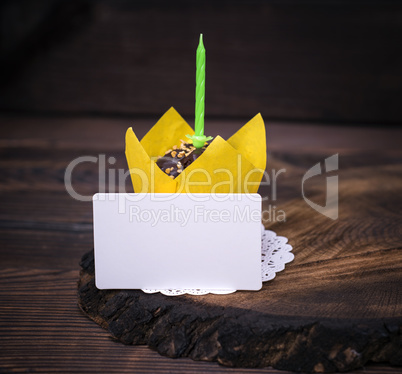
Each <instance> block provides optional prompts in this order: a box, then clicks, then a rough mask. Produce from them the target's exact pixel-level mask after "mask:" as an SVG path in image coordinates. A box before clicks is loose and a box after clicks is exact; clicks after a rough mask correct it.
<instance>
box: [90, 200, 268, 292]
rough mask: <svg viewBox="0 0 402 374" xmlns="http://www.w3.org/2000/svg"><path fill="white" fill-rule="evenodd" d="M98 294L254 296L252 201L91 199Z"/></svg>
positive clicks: (255, 217)
mask: <svg viewBox="0 0 402 374" xmlns="http://www.w3.org/2000/svg"><path fill="white" fill-rule="evenodd" d="M93 209H94V242H95V281H96V286H97V287H98V288H99V289H184V288H185V289H198V288H200V289H235V290H259V289H260V288H261V286H262V282H261V196H260V195H258V194H229V195H227V194H225V195H219V194H218V195H213V194H174V195H172V194H113V193H110V194H105V193H99V194H96V195H94V197H93Z"/></svg>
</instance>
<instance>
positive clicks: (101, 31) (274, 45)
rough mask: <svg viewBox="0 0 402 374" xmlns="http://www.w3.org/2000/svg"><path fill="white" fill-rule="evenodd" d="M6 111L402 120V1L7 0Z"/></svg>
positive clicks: (0, 106) (0, 104) (2, 97)
mask: <svg viewBox="0 0 402 374" xmlns="http://www.w3.org/2000/svg"><path fill="white" fill-rule="evenodd" d="M1 10H2V12H1V13H2V15H1V24H2V26H1V30H2V45H1V53H2V55H1V59H0V63H1V74H2V79H1V91H0V110H3V111H16V112H30V113H32V112H40V113H56V114H65V113H69V114H100V115H116V114H119V115H129V116H131V115H155V114H156V115H159V114H162V113H163V112H164V111H165V110H166V109H168V108H169V107H170V106H172V105H173V106H175V107H176V108H177V109H178V110H179V112H180V113H182V114H183V115H184V116H185V117H186V118H191V117H192V115H193V111H194V108H193V107H194V105H193V103H194V80H195V49H196V47H197V39H198V36H199V33H200V32H202V33H204V38H205V46H206V50H207V83H206V87H207V88H206V115H207V117H208V116H210V117H242V118H243V117H244V118H249V117H251V116H253V115H254V114H256V113H257V112H261V113H262V114H263V115H264V117H266V118H276V119H292V120H302V121H304V120H305V121H322V122H354V123H380V124H384V123H388V124H395V123H400V122H401V120H402V105H401V103H402V48H401V47H402V2H400V1H398V2H397V1H380V0H379V1H375V2H369V1H366V2H356V1H323V2H320V1H263V0H257V1H205V2H202V1H198V2H195V1H183V2H177V1H176V2H165V1H140V2H139V1H128V0H127V1H121V0H119V1H112V0H107V1H97V2H96V1H89V0H71V1H64V0H47V1H46V0H39V1H32V0H30V1H26V0H17V1H6V2H4V3H3V4H2V5H1Z"/></svg>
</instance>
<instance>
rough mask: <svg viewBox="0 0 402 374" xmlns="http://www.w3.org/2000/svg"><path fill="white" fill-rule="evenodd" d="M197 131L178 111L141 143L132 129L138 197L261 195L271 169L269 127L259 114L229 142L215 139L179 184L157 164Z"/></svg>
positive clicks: (130, 156)
mask: <svg viewBox="0 0 402 374" xmlns="http://www.w3.org/2000/svg"><path fill="white" fill-rule="evenodd" d="M187 134H189V135H193V134H194V131H193V129H192V128H191V127H190V126H189V125H188V124H187V122H186V121H185V120H184V119H183V118H182V117H181V116H180V114H179V113H178V112H177V111H176V110H175V109H174V108H173V107H172V108H170V109H169V110H168V111H167V112H166V113H165V114H164V115H163V116H162V118H161V119H160V120H159V121H158V122H157V123H156V124H155V126H153V127H152V129H151V130H149V132H148V133H147V134H146V135H145V136H144V137H143V138H142V140H141V142H140V141H139V140H138V138H137V136H136V135H135V133H134V131H133V129H132V128H131V127H130V128H129V129H128V130H127V133H126V157H127V163H128V167H129V168H130V175H131V180H132V182H133V187H134V191H135V192H136V193H162V192H163V193H255V192H257V190H258V187H259V185H260V183H261V179H262V177H263V173H264V170H265V167H266V162H267V158H266V157H267V156H266V140H265V125H264V121H263V119H262V117H261V114H257V115H256V116H255V117H254V118H253V119H251V120H250V121H249V122H247V123H246V124H245V125H244V126H243V127H242V128H241V129H240V130H239V131H237V132H236V133H235V134H234V135H232V136H231V137H230V138H229V139H228V140H224V139H222V138H221V137H220V136H217V137H216V138H214V140H213V141H212V142H211V143H210V145H209V146H208V147H207V149H206V150H205V151H204V153H203V154H202V155H201V156H200V157H198V158H197V159H196V160H195V161H194V162H193V163H192V164H191V165H190V166H188V167H187V168H185V169H184V171H183V172H182V173H181V174H180V175H179V176H178V177H176V178H175V179H172V178H171V177H169V176H168V175H167V174H166V173H165V172H163V171H162V170H161V169H160V168H159V167H158V166H157V165H156V160H157V158H158V157H159V156H163V155H164V154H165V152H166V151H167V150H168V149H169V148H170V149H171V147H173V145H177V147H178V148H179V147H180V145H181V142H180V139H183V140H185V139H187V138H186V135H187Z"/></svg>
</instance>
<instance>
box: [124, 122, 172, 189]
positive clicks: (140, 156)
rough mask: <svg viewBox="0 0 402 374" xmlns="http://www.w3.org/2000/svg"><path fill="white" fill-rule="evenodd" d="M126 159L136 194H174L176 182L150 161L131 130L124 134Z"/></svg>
mask: <svg viewBox="0 0 402 374" xmlns="http://www.w3.org/2000/svg"><path fill="white" fill-rule="evenodd" d="M126 158H127V163H128V167H129V168H130V175H131V180H132V182H133V187H134V192H136V193H141V192H142V193H151V192H156V193H162V192H164V193H174V192H175V191H176V185H177V182H176V181H175V180H173V179H172V178H170V177H169V176H168V175H166V174H165V173H164V172H163V171H162V170H161V169H159V167H158V166H157V165H156V163H155V161H153V160H151V158H150V157H149V156H148V154H147V152H146V151H145V149H144V147H143V146H142V145H141V144H140V142H139V141H138V138H137V137H136V135H135V134H134V131H133V129H132V128H131V127H130V128H129V129H128V130H127V132H126Z"/></svg>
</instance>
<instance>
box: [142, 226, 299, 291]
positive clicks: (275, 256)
mask: <svg viewBox="0 0 402 374" xmlns="http://www.w3.org/2000/svg"><path fill="white" fill-rule="evenodd" d="M287 242H288V239H287V238H285V237H284V236H277V235H276V233H275V232H273V231H270V230H265V229H264V226H262V228H261V277H262V281H263V282H268V281H270V280H272V279H274V278H275V275H276V273H278V272H279V271H282V270H283V269H285V264H287V263H289V262H291V261H293V259H294V255H293V253H292V252H291V250H292V246H291V245H290V244H288V243H287ZM142 291H144V292H145V293H157V292H160V293H162V294H164V295H167V296H179V295H184V294H189V295H206V294H209V293H212V294H216V295H225V294H230V293H233V292H236V290H216V289H214V290H200V289H182V290H173V289H172V290H149V289H143V290H142Z"/></svg>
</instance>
